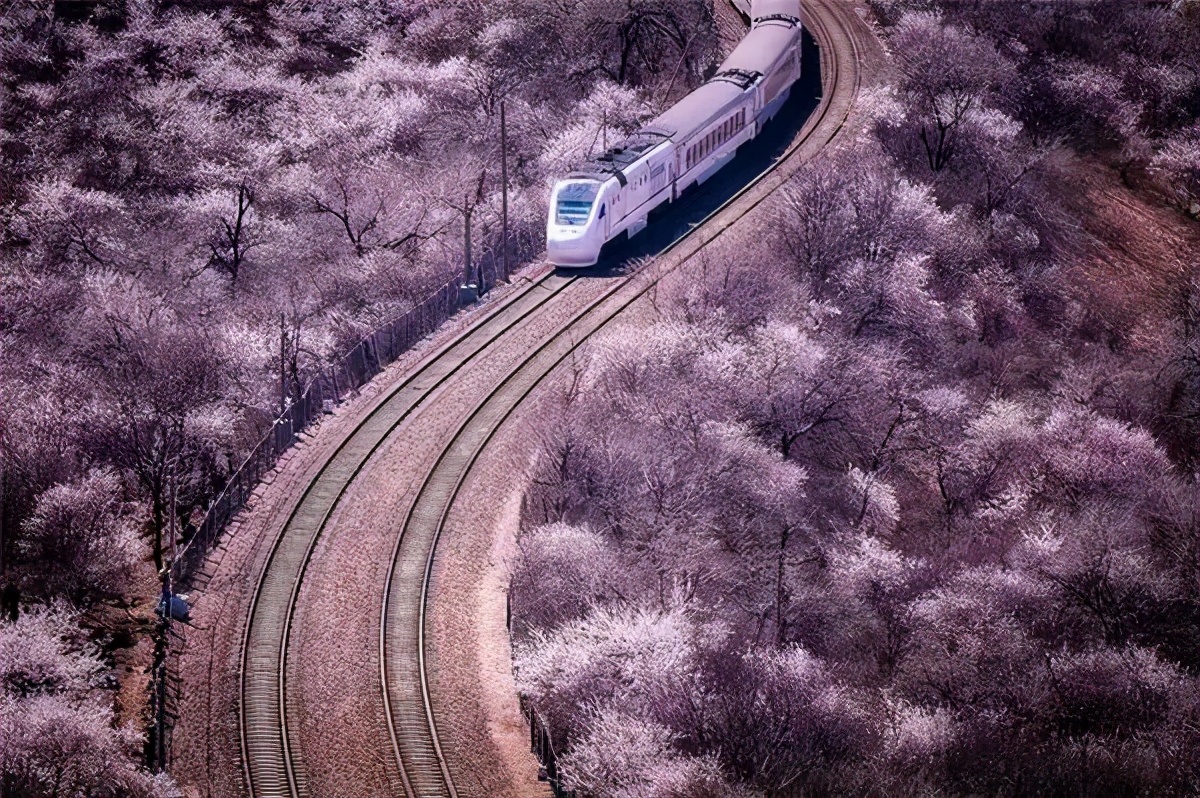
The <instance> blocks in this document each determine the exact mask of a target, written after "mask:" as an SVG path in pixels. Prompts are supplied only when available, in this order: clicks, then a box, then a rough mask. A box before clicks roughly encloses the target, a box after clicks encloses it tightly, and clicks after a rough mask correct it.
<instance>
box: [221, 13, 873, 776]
mask: <svg viewBox="0 0 1200 798" xmlns="http://www.w3.org/2000/svg"><path fill="white" fill-rule="evenodd" d="M804 10H805V12H806V14H805V24H806V25H807V26H808V28H809V30H810V31H811V32H812V33H813V35H814V36H815V37H816V38H817V40H818V42H819V43H820V45H821V65H822V84H823V87H824V91H823V98H822V102H821V104H820V106H819V107H818V108H817V110H816V111H815V112H814V113H813V115H812V117H810V119H809V121H808V122H807V123H806V124H805V126H804V128H803V129H802V130H801V132H800V134H799V135H798V136H797V138H796V140H795V142H794V143H793V144H792V145H791V147H789V149H788V150H787V152H786V153H785V154H784V155H783V156H782V157H781V158H780V159H779V160H778V161H777V162H776V164H774V165H773V166H772V168H771V169H769V170H767V171H766V172H764V173H763V174H761V175H759V176H758V177H757V178H755V179H754V180H753V181H752V182H751V183H750V184H748V185H747V186H746V187H745V188H744V189H743V190H742V191H740V192H738V193H737V194H736V195H735V196H734V197H733V198H732V199H730V200H729V201H728V202H727V203H725V205H723V206H722V207H721V208H719V209H718V210H717V211H715V212H714V213H713V214H711V215H710V216H709V217H708V218H707V219H706V220H705V221H704V223H702V224H701V225H699V226H697V227H696V228H695V229H694V230H692V231H691V232H690V233H689V234H687V235H686V236H684V237H683V238H681V239H680V240H679V241H677V242H676V243H675V244H673V245H672V246H671V247H669V248H668V250H667V251H665V252H664V253H663V254H662V255H660V256H659V258H658V259H657V260H656V261H655V262H654V263H653V264H651V265H650V266H649V267H647V268H646V269H644V270H643V271H641V272H638V273H637V274H635V275H633V276H632V277H630V278H628V279H624V280H620V281H616V284H615V285H613V286H612V287H611V288H606V289H605V290H603V291H602V292H600V293H599V296H594V294H595V293H596V289H595V288H594V287H591V288H585V287H582V286H581V284H580V283H579V282H578V279H577V278H574V277H567V276H561V275H554V274H549V273H548V274H544V275H542V276H541V277H540V278H539V279H537V280H536V281H535V282H533V283H532V284H531V285H529V286H528V287H526V288H525V289H524V290H522V291H520V292H519V293H517V294H515V295H514V296H511V297H509V298H508V299H507V300H505V302H503V303H502V304H500V305H499V306H498V307H497V308H495V309H494V310H492V311H491V312H490V313H489V314H488V315H486V316H485V317H483V318H482V319H480V320H479V321H477V322H476V323H475V324H474V325H472V326H471V327H470V328H468V329H467V330H466V331H464V332H463V333H462V334H461V335H459V336H458V337H457V338H455V339H454V340H453V341H451V342H450V343H449V344H448V345H447V346H445V347H443V348H442V349H441V350H439V351H438V352H436V353H435V354H434V355H433V356H432V357H430V358H428V359H427V360H426V361H424V362H423V363H422V364H421V365H420V366H419V367H418V368H417V369H416V370H415V371H414V373H412V374H411V375H410V376H408V377H407V378H406V379H404V380H403V381H401V382H400V383H399V384H398V385H397V386H396V387H395V388H393V389H391V390H390V391H389V392H387V393H386V394H385V395H384V396H383V397H382V398H381V399H379V400H377V403H376V406H375V407H374V408H373V409H372V410H371V411H370V412H369V413H368V415H367V416H366V417H365V418H364V420H363V421H362V422H360V423H359V424H358V425H357V426H356V427H355V428H354V429H353V431H352V432H351V433H350V434H349V435H348V436H346V437H345V439H344V440H343V441H342V442H341V443H340V444H339V445H338V447H337V449H336V451H335V452H334V453H333V455H332V456H331V457H329V458H328V459H327V460H326V462H325V463H324V464H323V466H322V467H321V469H320V470H319V472H318V474H317V475H316V476H315V477H314V478H313V479H312V480H311V481H310V482H309V483H308V485H307V487H306V488H305V490H304V492H303V495H302V497H301V499H300V500H299V501H298V502H297V504H296V505H295V507H294V509H293V510H292V513H291V515H290V516H289V518H288V520H287V522H286V523H285V524H284V526H283V529H282V530H281V531H280V533H279V534H278V536H277V537H276V538H275V540H274V542H273V544H272V547H271V553H270V555H269V558H268V560H267V564H266V565H265V567H264V568H263V571H262V573H261V574H260V576H259V578H258V582H257V586H256V589H255V591H254V595H253V598H252V601H251V605H250V609H249V611H248V613H247V617H246V623H245V627H244V633H243V637H242V652H241V680H240V684H241V689H240V702H239V724H240V731H241V751H242V760H243V770H244V777H245V779H246V785H247V787H248V789H249V792H250V794H251V795H254V796H286V797H287V798H300V796H307V795H309V794H310V791H309V789H308V785H307V780H306V778H305V775H304V768H303V762H302V761H300V757H299V752H298V751H297V749H296V746H294V745H292V743H291V740H290V736H289V734H290V732H289V728H288V718H287V715H288V694H287V679H286V675H287V673H288V669H287V657H288V648H289V642H290V639H291V625H292V619H293V615H294V612H295V606H296V601H297V595H298V593H299V589H300V584H301V582H302V580H303V578H304V574H305V570H306V568H307V564H308V561H309V559H310V557H311V556H312V553H313V550H314V547H315V546H316V544H317V541H318V538H319V537H320V535H321V533H322V531H323V530H324V528H325V525H326V523H327V522H328V520H329V518H330V514H331V513H332V512H333V510H334V508H335V507H336V506H337V504H338V502H339V500H340V499H341V498H342V496H343V495H344V494H345V492H346V490H347V489H348V487H349V485H350V484H351V482H352V481H353V480H354V478H355V476H356V475H357V474H359V473H360V472H361V471H362V469H363V467H364V466H365V464H366V463H367V462H368V461H369V460H370V459H371V457H372V456H373V454H374V453H375V452H376V451H378V450H379V448H380V447H381V446H382V445H383V444H384V442H385V441H386V440H387V439H388V438H389V436H391V435H393V434H395V433H396V432H397V430H398V429H400V428H401V427H403V426H404V425H405V424H406V423H408V422H409V421H410V420H411V419H412V418H414V417H415V415H416V414H417V413H419V412H420V411H421V410H422V409H423V408H426V407H428V406H429V405H430V404H431V403H433V402H435V401H436V398H437V396H438V393H439V391H440V390H441V389H442V388H443V387H444V386H445V385H446V384H447V383H449V382H450V381H452V380H453V379H454V378H455V376H456V375H457V374H459V373H461V371H462V369H463V367H464V366H466V365H467V364H469V363H471V362H473V361H475V360H476V359H477V358H479V357H480V356H482V355H484V354H485V353H486V352H488V351H489V350H490V349H492V348H494V347H495V346H496V343H497V342H498V341H500V340H501V339H503V338H504V337H505V335H506V334H507V333H509V332H510V331H511V330H514V329H516V328H517V327H518V326H519V325H521V324H524V323H526V322H527V321H529V320H530V319H531V318H533V317H536V316H537V315H539V314H541V313H544V312H546V311H547V308H551V307H553V306H554V305H555V303H565V302H574V303H576V305H578V306H579V307H580V308H581V309H580V310H578V311H577V312H575V313H574V314H573V315H572V316H571V318H570V320H569V321H568V322H566V323H565V324H563V325H562V326H561V327H560V328H559V329H558V331H557V332H556V333H554V334H553V335H552V336H551V337H549V338H548V339H546V340H545V341H543V342H542V343H541V345H539V346H537V347H536V348H535V349H533V350H532V351H531V352H530V353H529V354H528V356H527V357H525V358H524V359H522V360H521V361H520V363H519V364H518V365H517V366H515V367H514V368H512V369H511V370H510V371H509V372H508V373H507V374H506V376H504V377H503V379H501V380H500V382H499V383H497V384H496V385H495V386H494V387H493V388H492V389H491V390H490V391H489V392H487V393H486V394H485V395H484V396H482V397H481V398H480V400H479V401H478V403H477V404H476V405H475V407H474V409H473V410H472V411H471V412H470V413H469V415H468V416H467V417H466V418H465V420H464V421H463V422H462V423H461V424H460V425H459V426H458V427H457V428H456V430H455V431H454V433H453V434H452V436H451V437H450V438H449V440H447V441H446V442H445V443H444V445H443V446H442V449H441V451H440V454H438V455H437V459H436V464H435V465H434V466H433V468H432V469H431V470H430V471H429V473H428V475H427V477H426V478H425V480H424V482H423V483H422V485H421V487H420V489H419V490H418V492H417V494H416V497H415V499H414V501H413V503H412V505H411V506H410V509H409V512H408V514H407V517H406V519H405V524H404V526H403V529H402V530H401V533H400V535H399V536H398V537H397V539H396V542H395V547H394V549H393V551H392V557H391V568H390V569H389V571H388V578H387V581H386V584H385V586H384V591H383V600H382V603H381V616H380V625H379V673H380V686H381V692H382V698H383V702H384V706H385V715H386V719H387V723H388V728H389V734H390V736H391V743H392V748H393V754H394V756H395V759H396V762H397V764H398V766H399V770H400V776H401V780H402V782H403V788H404V791H405V794H406V795H407V796H408V798H416V796H435V795H436V796H448V797H449V798H457V795H458V793H457V790H456V788H455V785H454V778H453V770H454V767H453V763H450V762H447V761H446V758H445V756H444V755H443V752H442V750H441V746H440V743H439V740H438V735H437V724H436V718H435V711H434V705H433V702H432V700H431V696H430V693H429V685H428V678H427V674H426V673H425V613H426V607H427V604H428V599H429V590H430V575H431V572H432V564H433V558H434V554H435V551H436V545H437V539H438V536H439V535H440V534H441V529H442V526H443V525H444V522H445V518H446V515H447V513H448V512H449V510H450V508H451V507H452V506H453V504H454V500H455V498H456V496H457V495H458V491H459V488H460V487H461V485H462V483H463V480H464V479H465V478H466V476H467V474H468V473H469V471H470V468H471V466H472V464H473V463H474V462H475V459H476V458H477V457H478V455H479V453H480V452H481V451H482V450H483V448H484V447H485V446H486V445H487V443H488V441H490V440H491V438H492V436H493V435H494V434H495V432H496V431H497V430H498V429H499V428H500V426H501V425H502V424H503V423H504V421H505V420H506V419H507V418H508V417H509V416H510V415H511V413H512V412H513V411H514V410H515V409H516V408H517V407H518V406H519V405H520V403H521V402H522V401H523V400H524V399H525V397H527V396H528V395H529V394H530V393H531V392H532V391H533V390H535V389H536V387H537V385H538V384H540V383H541V381H542V380H543V379H544V378H545V377H546V376H547V375H548V374H549V373H550V372H551V371H552V370H553V369H554V367H555V366H556V365H557V364H558V363H560V362H561V361H562V360H563V358H565V357H567V356H568V355H569V354H570V352H572V351H574V349H576V348H577V347H578V346H579V345H581V344H582V343H583V342H584V341H586V340H587V339H588V338H589V337H590V336H591V335H593V334H594V333H595V332H596V331H597V330H599V329H601V328H602V327H604V326H605V325H607V324H608V323H609V322H611V321H612V320H613V319H615V318H617V317H618V316H619V315H620V313H621V312H622V311H623V310H624V309H625V308H626V307H628V306H629V305H630V304H631V303H632V302H634V301H635V300H636V299H637V298H638V297H640V296H642V295H643V294H645V293H646V292H647V291H648V290H649V289H650V288H651V287H652V286H653V285H654V284H655V283H657V281H658V280H659V279H660V278H661V277H663V276H665V275H666V274H667V273H668V272H670V271H672V270H673V269H675V268H677V267H678V266H679V265H681V264H682V263H684V262H685V261H686V260H687V259H688V258H690V257H691V256H693V255H694V254H695V253H696V252H698V251H699V250H701V249H702V248H703V247H704V246H706V245H707V244H708V243H709V242H711V241H712V240H713V239H715V238H717V237H718V236H720V235H721V234H723V233H724V232H725V230H727V229H728V228H729V227H730V226H731V225H732V224H733V223H734V222H735V221H736V220H737V219H739V218H741V217H742V216H744V215H745V214H746V213H748V212H749V211H750V210H752V209H753V208H754V207H756V206H758V205H759V204H760V203H761V202H762V201H763V200H764V199H765V198H766V197H767V196H769V195H770V194H771V193H772V192H773V191H774V190H775V189H776V188H778V186H779V185H780V184H781V183H782V182H783V181H784V180H786V179H787V177H789V176H790V175H791V174H792V173H794V172H795V170H796V169H798V168H799V166H800V165H801V164H802V163H803V162H804V161H806V160H808V159H809V158H811V157H812V156H813V155H815V154H817V153H818V152H820V151H821V150H822V149H823V148H824V147H825V146H826V145H827V144H828V143H829V142H831V141H833V140H834V139H835V138H836V137H837V136H838V134H839V133H840V132H841V130H842V129H843V127H844V125H845V122H846V119H847V117H848V115H849V112H850V109H851V107H852V105H853V101H854V98H855V96H856V95H857V93H858V90H859V86H860V83H861V74H860V70H859V57H860V56H859V42H860V41H861V40H862V38H863V37H864V36H869V35H870V34H869V31H868V30H867V29H866V27H865V25H863V23H862V22H861V21H859V20H858V19H857V18H855V16H854V13H853V11H852V10H850V9H848V8H847V7H846V6H845V5H843V4H842V3H840V2H838V0H812V1H811V2H805V3H804ZM586 282H588V281H585V283H586ZM584 292H587V293H586V294H585V293H584Z"/></svg>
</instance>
